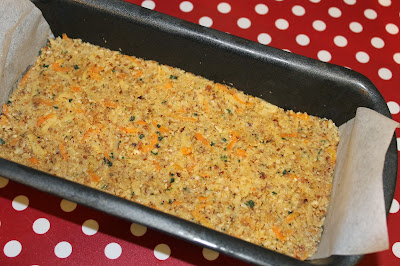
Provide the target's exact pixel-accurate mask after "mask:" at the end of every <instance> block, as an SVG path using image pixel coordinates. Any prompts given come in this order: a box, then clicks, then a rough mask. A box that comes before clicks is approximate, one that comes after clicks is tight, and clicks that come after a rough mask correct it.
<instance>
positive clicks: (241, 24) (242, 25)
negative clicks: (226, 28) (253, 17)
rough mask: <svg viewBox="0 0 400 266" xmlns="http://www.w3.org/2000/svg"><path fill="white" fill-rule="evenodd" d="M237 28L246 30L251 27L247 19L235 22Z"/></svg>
mask: <svg viewBox="0 0 400 266" xmlns="http://www.w3.org/2000/svg"><path fill="white" fill-rule="evenodd" d="M237 25H238V26H239V28H242V29H248V28H250V26H251V21H250V19H248V18H239V19H238V21H237Z"/></svg>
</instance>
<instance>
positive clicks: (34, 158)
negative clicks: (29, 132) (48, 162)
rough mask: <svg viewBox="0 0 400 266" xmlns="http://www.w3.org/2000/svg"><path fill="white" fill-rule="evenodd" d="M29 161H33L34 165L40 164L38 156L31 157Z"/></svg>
mask: <svg viewBox="0 0 400 266" xmlns="http://www.w3.org/2000/svg"><path fill="white" fill-rule="evenodd" d="M29 161H30V162H31V164H34V165H38V164H39V161H38V159H37V158H36V157H32V158H30V159H29Z"/></svg>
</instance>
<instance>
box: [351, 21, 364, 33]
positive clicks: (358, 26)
mask: <svg viewBox="0 0 400 266" xmlns="http://www.w3.org/2000/svg"><path fill="white" fill-rule="evenodd" d="M349 28H350V30H351V31H352V32H354V33H360V32H362V30H363V26H362V25H361V24H360V23H358V22H356V21H353V22H350V24H349Z"/></svg>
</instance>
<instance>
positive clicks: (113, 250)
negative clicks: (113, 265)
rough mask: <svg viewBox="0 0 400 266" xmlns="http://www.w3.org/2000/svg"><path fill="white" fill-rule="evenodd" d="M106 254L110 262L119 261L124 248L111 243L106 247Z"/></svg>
mask: <svg viewBox="0 0 400 266" xmlns="http://www.w3.org/2000/svg"><path fill="white" fill-rule="evenodd" d="M104 254H105V255H106V257H107V258H109V259H110V260H115V259H118V258H119V256H121V254H122V248H121V246H120V245H119V244H117V243H110V244H108V245H107V246H106V248H105V249H104Z"/></svg>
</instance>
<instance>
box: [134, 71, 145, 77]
mask: <svg viewBox="0 0 400 266" xmlns="http://www.w3.org/2000/svg"><path fill="white" fill-rule="evenodd" d="M141 75H143V71H142V70H139V71H138V72H136V74H135V76H136V77H140V76H141Z"/></svg>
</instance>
